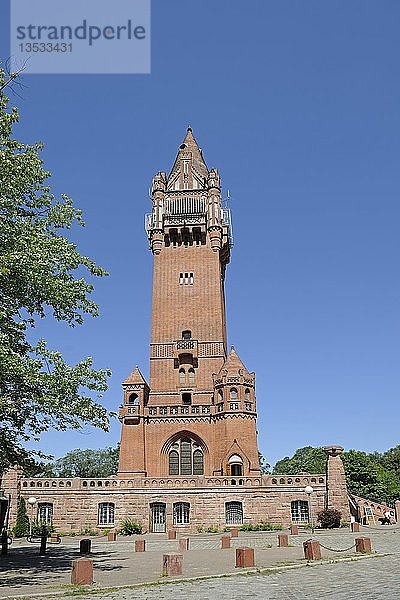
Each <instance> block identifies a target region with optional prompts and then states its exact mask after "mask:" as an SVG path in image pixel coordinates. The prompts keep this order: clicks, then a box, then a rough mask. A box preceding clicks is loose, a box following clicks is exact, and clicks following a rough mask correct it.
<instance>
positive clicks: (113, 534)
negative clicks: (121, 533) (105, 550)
mask: <svg viewBox="0 0 400 600" xmlns="http://www.w3.org/2000/svg"><path fill="white" fill-rule="evenodd" d="M107 539H108V541H109V542H116V541H117V532H116V531H109V532H108V536H107Z"/></svg>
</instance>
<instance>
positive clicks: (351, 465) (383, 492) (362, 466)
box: [342, 447, 400, 504]
mask: <svg viewBox="0 0 400 600" xmlns="http://www.w3.org/2000/svg"><path fill="white" fill-rule="evenodd" d="M397 453H399V447H397ZM342 457H343V463H344V468H345V472H346V478H347V487H348V489H349V491H350V492H352V493H353V494H356V495H357V496H362V497H363V498H368V499H369V500H373V501H375V502H388V503H389V504H391V503H393V502H394V501H395V500H397V499H398V498H400V470H397V471H396V470H395V469H396V449H395V448H392V449H390V450H388V451H387V452H385V453H384V454H382V455H381V454H379V453H377V452H374V453H373V454H366V453H365V452H360V451H357V450H349V451H348V452H343V454H342ZM385 464H388V465H390V466H393V467H394V469H393V470H389V469H387V468H385V466H384V465H385Z"/></svg>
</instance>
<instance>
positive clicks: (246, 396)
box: [244, 388, 250, 402]
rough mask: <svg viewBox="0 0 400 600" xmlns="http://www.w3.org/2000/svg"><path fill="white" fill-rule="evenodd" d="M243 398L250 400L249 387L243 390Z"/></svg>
mask: <svg viewBox="0 0 400 600" xmlns="http://www.w3.org/2000/svg"><path fill="white" fill-rule="evenodd" d="M244 399H245V402H250V390H249V388H246V389H245V390H244Z"/></svg>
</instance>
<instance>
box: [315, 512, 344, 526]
mask: <svg viewBox="0 0 400 600" xmlns="http://www.w3.org/2000/svg"><path fill="white" fill-rule="evenodd" d="M341 518H342V513H341V512H340V511H339V510H336V509H334V508H327V509H325V510H321V511H320V512H319V513H318V521H319V523H321V527H322V528H323V529H334V528H335V527H340V519H341Z"/></svg>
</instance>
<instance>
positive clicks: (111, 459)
mask: <svg viewBox="0 0 400 600" xmlns="http://www.w3.org/2000/svg"><path fill="white" fill-rule="evenodd" d="M118 458H119V445H118V446H117V447H116V448H111V447H110V448H103V449H99V450H72V451H71V452H68V453H67V454H66V455H65V456H64V457H62V458H59V459H58V460H56V461H54V462H52V463H49V464H48V465H45V466H44V467H43V468H42V472H40V471H39V472H38V473H37V475H39V476H45V477H109V476H110V475H116V473H117V471H118Z"/></svg>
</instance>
